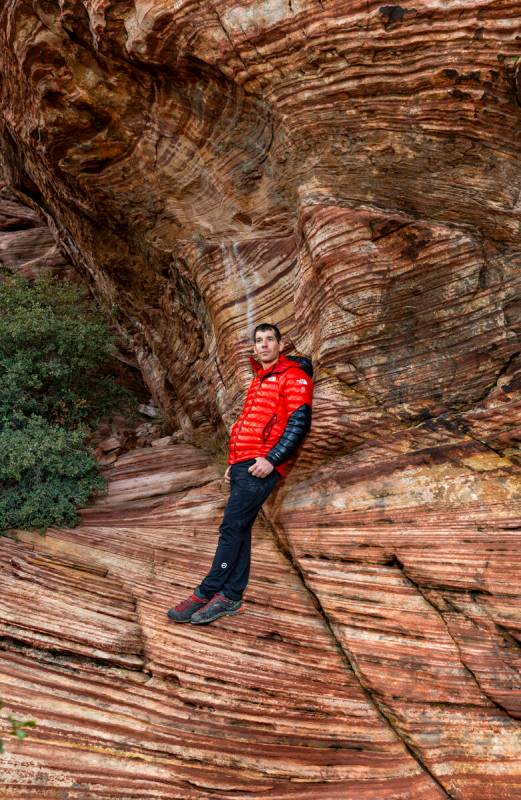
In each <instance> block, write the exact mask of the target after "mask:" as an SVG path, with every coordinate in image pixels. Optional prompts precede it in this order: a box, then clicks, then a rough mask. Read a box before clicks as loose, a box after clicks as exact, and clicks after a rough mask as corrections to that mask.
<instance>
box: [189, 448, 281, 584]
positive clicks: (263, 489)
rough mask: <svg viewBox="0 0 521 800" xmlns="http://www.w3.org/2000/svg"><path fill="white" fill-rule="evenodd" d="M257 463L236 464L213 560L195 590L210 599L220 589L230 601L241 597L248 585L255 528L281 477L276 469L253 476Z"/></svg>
mask: <svg viewBox="0 0 521 800" xmlns="http://www.w3.org/2000/svg"><path fill="white" fill-rule="evenodd" d="M254 463H255V459H254V458H252V459H251V460H249V461H240V462H239V463H238V464H232V468H231V470H230V475H231V488H230V496H229V498H228V502H227V504H226V508H225V510H224V517H223V521H222V523H221V526H220V528H219V533H220V535H219V541H218V542H217V549H216V551H215V556H214V559H213V563H212V566H211V569H210V572H209V573H208V575H207V576H206V578H205V579H204V580H203V581H202V583H201V584H200V585H199V586H198V587H197V589H196V590H195V591H196V592H197V594H198V595H200V596H201V597H207V598H208V599H210V598H212V597H213V595H214V594H215V593H216V592H222V594H224V595H225V596H226V597H229V598H230V600H240V599H241V597H242V593H243V592H244V590H245V589H246V586H247V584H248V578H249V576H250V561H251V529H252V526H253V523H254V522H255V519H256V517H257V514H258V513H259V511H260V508H261V506H262V504H263V503H264V501H265V500H266V499H267V498H268V496H269V494H270V493H271V491H272V490H273V489H274V488H275V486H276V484H277V481H278V479H279V478H280V475H279V473H278V472H277V470H276V469H274V470H273V472H271V473H270V474H269V475H268V476H267V477H266V478H256V477H255V476H254V475H250V473H249V472H248V468H249V467H251V465H252V464H254Z"/></svg>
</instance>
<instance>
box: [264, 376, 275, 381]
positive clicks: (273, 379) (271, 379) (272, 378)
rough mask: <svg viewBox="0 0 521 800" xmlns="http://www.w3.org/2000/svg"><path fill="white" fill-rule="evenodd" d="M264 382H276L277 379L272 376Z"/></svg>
mask: <svg viewBox="0 0 521 800" xmlns="http://www.w3.org/2000/svg"><path fill="white" fill-rule="evenodd" d="M266 380H268V381H276V380H277V378H276V376H275V375H272V376H271V378H267V379H266Z"/></svg>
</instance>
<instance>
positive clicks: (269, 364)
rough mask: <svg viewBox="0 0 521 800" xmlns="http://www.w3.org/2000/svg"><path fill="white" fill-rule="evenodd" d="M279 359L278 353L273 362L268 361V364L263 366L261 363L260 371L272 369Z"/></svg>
mask: <svg viewBox="0 0 521 800" xmlns="http://www.w3.org/2000/svg"><path fill="white" fill-rule="evenodd" d="M279 358H280V353H279V355H278V356H277V358H275V359H274V360H273V361H270V362H269V363H268V364H264V363H263V362H261V367H262V369H264V370H266V369H271V367H274V366H275V364H276V363H277V361H278V360H279Z"/></svg>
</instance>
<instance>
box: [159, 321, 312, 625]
mask: <svg viewBox="0 0 521 800" xmlns="http://www.w3.org/2000/svg"><path fill="white" fill-rule="evenodd" d="M253 342H254V344H253V352H254V354H255V355H256V356H257V358H258V359H259V361H260V364H259V362H258V361H256V360H255V359H253V358H250V363H251V366H252V368H253V370H254V372H255V377H254V378H253V380H252V382H251V384H250V388H249V390H248V393H247V395H246V400H245V403H244V408H243V410H242V413H241V415H240V417H239V419H238V420H237V422H236V423H235V424H234V426H233V428H232V433H231V439H230V455H229V458H228V464H229V466H228V468H227V470H226V472H225V475H224V477H225V480H226V481H227V482H228V483H230V485H231V491H230V496H229V498H228V503H227V505H226V509H225V511H224V517H223V521H222V524H221V526H220V528H219V531H220V536H219V541H218V543H217V549H216V552H215V556H214V559H213V563H212V566H211V568H210V571H209V572H208V574H207V576H206V577H205V578H204V580H203V581H202V582H201V583H200V584H199V586H198V587H197V588H196V589H195V590H194V592H193V594H192V595H191V596H190V597H189V598H187V599H186V600H183V602H181V603H179V605H177V606H175V608H171V609H170V610H169V611H168V617H169V619H171V620H173V621H175V622H191V623H193V624H195V625H201V624H206V623H209V622H213V620H214V619H218V617H222V616H223V615H225V614H227V615H234V614H236V613H237V612H238V611H239V609H240V607H241V598H242V595H243V592H244V590H245V589H246V585H247V583H248V578H249V574H250V558H251V529H252V525H253V523H254V521H255V519H256V517H257V514H258V513H259V511H260V508H261V506H262V504H263V503H264V501H265V500H266V499H267V497H268V496H269V494H270V493H271V492H272V490H273V489H274V488H275V486H276V485H277V483H278V481H279V480H280V479H281V478H283V477H284V476H285V474H286V472H287V468H288V464H287V463H286V462H287V460H288V459H289V458H290V456H292V455H293V453H294V452H295V451H296V450H297V448H298V447H299V445H300V444H301V442H302V440H303V439H304V437H305V435H306V433H307V432H308V431H309V429H310V426H311V403H312V397H313V381H312V377H313V367H312V366H311V361H310V360H309V359H308V358H303V357H298V356H289V357H286V356H284V355H283V354H282V350H283V348H284V342H283V341H282V339H281V334H280V331H279V329H278V328H277V326H276V325H271V324H268V323H263V324H262V325H257V327H256V328H255V332H254V335H253Z"/></svg>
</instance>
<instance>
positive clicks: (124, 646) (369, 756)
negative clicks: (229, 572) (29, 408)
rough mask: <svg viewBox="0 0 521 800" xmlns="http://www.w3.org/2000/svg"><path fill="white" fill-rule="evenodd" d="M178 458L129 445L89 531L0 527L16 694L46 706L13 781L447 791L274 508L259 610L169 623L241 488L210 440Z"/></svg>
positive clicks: (257, 587) (257, 569) (11, 695)
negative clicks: (291, 547)
mask: <svg viewBox="0 0 521 800" xmlns="http://www.w3.org/2000/svg"><path fill="white" fill-rule="evenodd" d="M162 457H163V464H157V463H156V461H157V454H156V452H155V450H154V448H147V449H143V450H142V451H139V450H136V451H134V452H132V453H128V454H126V455H125V456H122V457H121V459H119V462H118V464H116V466H115V467H114V468H113V470H112V472H111V475H112V487H113V491H112V493H109V495H108V496H107V498H104V502H102V503H99V504H96V505H94V506H93V507H91V508H90V509H88V510H86V511H85V512H84V514H83V517H84V518H83V523H82V524H81V525H80V526H79V527H78V528H77V529H75V530H50V531H49V532H48V534H47V536H46V537H41V536H39V535H38V534H28V533H21V534H20V535H19V538H18V539H17V540H16V541H13V540H11V539H6V538H4V539H2V540H0V559H1V562H2V570H1V578H0V610H1V620H2V621H1V623H0V648H1V649H2V659H1V667H0V693H1V695H2V697H3V698H4V700H5V702H6V703H7V704H8V705H9V707H10V708H16V710H17V711H18V713H20V714H22V715H24V717H34V718H36V719H37V721H38V724H37V727H36V728H35V729H34V731H32V732H31V735H30V737H29V738H28V739H27V740H25V741H24V742H23V743H17V744H12V743H11V742H9V745H8V746H7V752H6V754H5V755H4V757H3V759H2V786H1V787H0V797H2V798H9V797H21V796H23V797H24V800H30V798H49V800H51V799H52V800H57V798H59V797H67V798H68V800H83V799H84V798H86V797H89V798H95V797H100V798H103V800H109V798H114V800H127V798H129V800H130V798H137V797H139V798H141V797H143V798H154V800H156V798H157V799H159V798H165V800H166V799H167V798H168V800H171V799H172V798H183V800H184V799H185V798H193V799H194V800H195V799H196V798H197V800H203V798H210V797H215V796H219V797H222V798H232V797H243V798H261V797H271V798H301V797H309V798H327V800H334V798H339V800H340V798H342V800H346V799H347V800H349V798H352V800H355V798H356V800H359V798H362V799H363V800H366V799H367V800H370V799H371V798H375V797H380V798H395V797H402V798H410V800H416V799H417V798H418V799H420V798H421V800H423V799H425V800H437V798H442V797H444V796H445V795H444V793H443V792H442V791H441V790H440V789H439V787H438V786H437V785H436V782H435V781H434V780H432V779H431V778H430V777H429V776H428V775H427V774H426V773H424V771H423V770H422V768H421V766H420V765H419V764H418V763H417V761H416V760H415V759H414V757H413V756H412V755H411V754H410V753H409V752H408V750H407V749H406V747H405V746H404V744H403V742H402V741H401V740H400V737H399V736H398V735H397V734H396V733H395V732H394V731H393V730H392V729H391V728H390V727H389V726H388V725H387V724H386V722H385V720H384V719H383V718H382V716H381V715H380V714H379V713H378V712H377V710H376V709H375V708H374V706H373V704H372V703H371V701H370V699H369V697H368V696H367V695H366V693H365V692H364V691H363V690H362V688H361V687H360V685H359V682H358V680H357V678H356V677H355V675H354V674H353V672H352V671H351V670H350V669H349V667H348V666H346V663H345V662H344V659H343V657H342V653H341V651H340V650H339V648H338V647H337V645H336V642H335V640H334V638H333V637H332V636H331V635H330V632H329V630H328V628H327V625H326V624H325V622H324V620H323V618H322V617H321V615H320V614H319V613H318V612H317V610H316V608H315V606H314V604H313V602H312V600H311V598H310V595H309V593H308V592H307V591H306V589H305V587H303V585H302V583H301V581H300V579H299V576H298V575H297V573H296V572H295V570H294V569H293V568H292V566H291V564H290V563H289V562H288V561H287V559H286V558H285V557H284V555H283V554H281V552H280V551H279V549H278V548H277V547H276V544H275V542H274V539H273V537H272V535H271V534H270V530H269V528H268V527H267V526H266V525H265V524H264V525H263V524H262V523H260V524H258V525H257V527H256V549H255V563H254V566H253V574H252V580H251V585H250V590H249V606H248V613H247V614H244V615H239V617H237V618H236V619H234V620H230V619H224V620H219V621H218V622H217V623H215V624H214V625H213V626H212V627H211V628H206V629H204V628H203V629H201V627H199V628H196V627H195V626H190V625H189V626H175V625H171V626H170V627H169V626H168V624H165V609H166V608H168V606H169V605H170V604H171V603H172V602H173V601H174V600H175V599H179V598H181V597H183V596H184V595H186V593H187V592H188V591H189V590H190V588H191V587H192V586H193V584H194V583H195V582H197V580H198V579H199V578H200V576H201V574H202V573H203V571H204V570H205V569H206V568H207V566H208V565H209V563H210V561H211V558H212V554H213V549H214V547H215V540H216V529H215V519H216V517H217V516H218V515H219V513H221V512H222V508H223V505H224V501H225V493H224V492H223V490H222V489H223V487H222V484H221V482H220V481H218V480H215V470H213V473H214V474H213V476H212V474H211V473H212V467H211V466H210V465H209V464H208V462H206V465H205V469H206V475H205V476H204V477H203V476H202V473H201V462H202V456H201V454H200V453H198V451H197V450H196V449H195V448H193V447H187V446H182V445H178V446H172V447H168V448H163V449H162ZM167 459H168V460H169V462H170V468H169V470H168V468H167V467H166V461H167ZM168 472H169V474H170V479H171V482H172V484H173V485H172V486H170V487H169V490H168V491H167V492H165V475H166V474H167V473H168ZM138 473H139V474H141V476H143V477H145V478H146V480H145V481H139V480H134V483H133V491H131V489H130V485H129V481H130V480H131V477H130V476H131V475H134V476H137V474H138ZM179 474H182V475H183V476H184V477H183V479H182V481H180V480H179ZM212 478H213V479H212ZM174 484H175V486H174ZM118 486H119V488H118ZM123 496H124V497H125V498H126V502H127V508H126V510H122V505H121V500H122V497H123ZM232 641H233V645H232Z"/></svg>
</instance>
